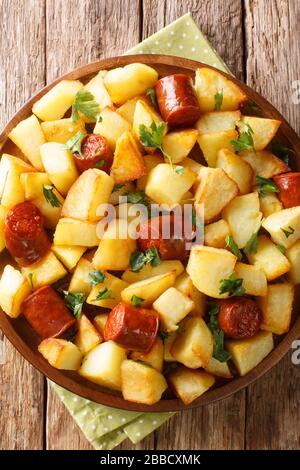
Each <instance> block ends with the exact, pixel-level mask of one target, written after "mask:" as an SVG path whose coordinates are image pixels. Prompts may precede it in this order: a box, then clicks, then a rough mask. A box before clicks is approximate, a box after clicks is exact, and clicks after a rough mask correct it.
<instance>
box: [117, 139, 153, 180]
mask: <svg viewBox="0 0 300 470" xmlns="http://www.w3.org/2000/svg"><path fill="white" fill-rule="evenodd" d="M145 174H146V167H145V162H144V159H143V156H142V154H141V152H140V150H139V147H138V145H137V142H136V140H135V138H134V136H133V134H132V132H131V131H125V132H124V133H123V134H121V135H120V137H119V138H118V140H117V142H116V150H115V154H114V160H113V164H112V167H111V170H110V175H111V176H112V177H113V179H114V181H115V182H116V183H117V184H119V183H126V182H127V181H134V180H136V179H137V178H140V177H141V176H144V175H145Z"/></svg>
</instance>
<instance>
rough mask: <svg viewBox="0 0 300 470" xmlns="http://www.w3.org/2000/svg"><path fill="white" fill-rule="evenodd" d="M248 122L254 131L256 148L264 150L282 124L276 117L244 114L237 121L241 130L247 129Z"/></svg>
mask: <svg viewBox="0 0 300 470" xmlns="http://www.w3.org/2000/svg"><path fill="white" fill-rule="evenodd" d="M247 124H248V125H249V126H250V127H251V129H252V131H253V135H252V137H253V142H254V148H255V150H263V149H264V148H265V147H266V146H267V145H268V144H269V143H270V142H271V140H272V139H273V137H274V136H275V134H276V132H277V131H278V128H279V126H280V124H281V122H280V121H277V120H276V119H266V118H260V117H256V116H243V117H242V119H241V120H240V121H239V122H238V123H237V126H238V128H239V131H240V132H245V131H246V130H247Z"/></svg>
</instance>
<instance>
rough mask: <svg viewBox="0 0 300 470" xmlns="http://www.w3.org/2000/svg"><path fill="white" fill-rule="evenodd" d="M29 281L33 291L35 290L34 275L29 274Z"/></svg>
mask: <svg viewBox="0 0 300 470" xmlns="http://www.w3.org/2000/svg"><path fill="white" fill-rule="evenodd" d="M28 281H29V283H30V285H31V289H32V290H33V289H34V285H33V273H29V274H28Z"/></svg>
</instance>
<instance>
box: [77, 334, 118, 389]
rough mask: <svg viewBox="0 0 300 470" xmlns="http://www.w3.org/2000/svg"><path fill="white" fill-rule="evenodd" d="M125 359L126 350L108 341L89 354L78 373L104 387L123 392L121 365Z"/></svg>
mask: <svg viewBox="0 0 300 470" xmlns="http://www.w3.org/2000/svg"><path fill="white" fill-rule="evenodd" d="M125 359H126V352H125V349H123V348H121V346H118V345H117V344H116V343H114V342H113V341H106V342H105V343H101V344H98V345H97V346H96V347H95V348H93V349H92V350H91V351H89V352H88V353H87V355H86V356H85V357H84V359H83V363H82V365H81V367H80V369H79V371H78V373H79V375H81V376H82V377H84V378H86V379H88V380H90V381H91V382H94V383H96V384H98V385H102V386H103V387H108V388H111V389H113V390H121V364H122V363H123V361H125Z"/></svg>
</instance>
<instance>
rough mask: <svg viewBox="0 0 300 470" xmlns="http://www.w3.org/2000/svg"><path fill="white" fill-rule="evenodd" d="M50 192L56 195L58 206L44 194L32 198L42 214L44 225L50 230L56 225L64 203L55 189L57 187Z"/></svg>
mask: <svg viewBox="0 0 300 470" xmlns="http://www.w3.org/2000/svg"><path fill="white" fill-rule="evenodd" d="M52 194H53V195H54V196H56V198H57V200H58V202H59V206H58V207H54V206H53V205H52V204H51V203H50V202H49V201H48V200H47V199H46V198H45V196H44V194H40V195H39V196H38V197H37V198H35V199H33V200H32V203H33V204H34V205H35V206H36V207H37V208H38V209H39V210H40V212H41V214H42V215H43V216H44V225H45V227H47V228H50V229H51V230H55V227H56V225H57V224H58V221H59V219H60V216H61V209H62V206H63V204H64V198H63V197H62V195H61V194H59V192H58V191H57V189H55V188H53V189H52Z"/></svg>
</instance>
